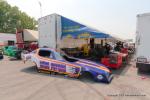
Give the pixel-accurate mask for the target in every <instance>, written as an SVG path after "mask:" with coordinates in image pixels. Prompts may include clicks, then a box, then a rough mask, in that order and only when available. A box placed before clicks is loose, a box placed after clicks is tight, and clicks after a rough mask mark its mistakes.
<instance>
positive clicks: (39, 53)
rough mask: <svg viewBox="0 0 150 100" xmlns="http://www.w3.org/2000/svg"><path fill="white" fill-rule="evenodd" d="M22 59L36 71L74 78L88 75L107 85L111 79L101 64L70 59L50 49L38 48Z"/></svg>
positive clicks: (108, 72) (111, 76)
mask: <svg viewBox="0 0 150 100" xmlns="http://www.w3.org/2000/svg"><path fill="white" fill-rule="evenodd" d="M23 59H24V61H26V60H31V61H32V62H34V63H35V64H36V68H37V70H38V71H41V70H44V71H50V72H57V73H62V74H67V75H68V76H70V77H76V78H80V77H82V76H85V75H86V74H90V75H91V76H92V78H93V79H94V80H95V81H101V82H107V83H110V82H111V80H112V78H113V75H112V74H111V71H110V70H109V69H108V68H107V67H106V66H104V65H102V64H97V63H94V62H91V61H88V60H82V59H77V58H72V57H69V56H67V55H65V54H63V53H58V52H56V51H55V50H53V49H50V48H40V49H37V50H35V51H33V52H31V53H28V54H24V55H23Z"/></svg>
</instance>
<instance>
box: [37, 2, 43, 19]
mask: <svg viewBox="0 0 150 100" xmlns="http://www.w3.org/2000/svg"><path fill="white" fill-rule="evenodd" d="M38 3H39V6H40V14H41V17H42V4H41V2H40V1H38Z"/></svg>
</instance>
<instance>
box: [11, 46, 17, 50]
mask: <svg viewBox="0 0 150 100" xmlns="http://www.w3.org/2000/svg"><path fill="white" fill-rule="evenodd" d="M9 49H14V50H16V49H17V47H15V46H11V47H9Z"/></svg>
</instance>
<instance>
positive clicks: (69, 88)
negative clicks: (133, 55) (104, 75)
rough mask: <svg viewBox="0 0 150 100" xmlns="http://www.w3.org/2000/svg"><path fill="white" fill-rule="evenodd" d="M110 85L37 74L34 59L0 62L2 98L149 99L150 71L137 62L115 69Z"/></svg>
mask: <svg viewBox="0 0 150 100" xmlns="http://www.w3.org/2000/svg"><path fill="white" fill-rule="evenodd" d="M112 72H113V74H114V79H113V80H112V82H111V83H110V84H105V83H97V82H94V81H92V80H90V79H88V78H85V79H82V80H80V79H75V78H68V77H66V76H64V75H50V74H48V73H47V74H46V73H38V72H37V71H36V69H35V66H34V64H33V63H31V62H26V63H25V64H24V63H23V62H22V61H21V60H15V59H12V58H9V57H6V56H5V57H4V59H3V60H1V61H0V100H150V74H142V73H138V71H137V68H136V67H135V62H134V61H133V60H132V61H131V62H130V63H129V64H128V65H126V66H122V67H121V68H120V69H118V70H113V71H112Z"/></svg>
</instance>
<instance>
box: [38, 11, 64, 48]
mask: <svg viewBox="0 0 150 100" xmlns="http://www.w3.org/2000/svg"><path fill="white" fill-rule="evenodd" d="M61 30H62V29H61V16H60V15H57V14H51V15H48V16H45V17H42V18H40V19H39V20H38V31H39V41H38V42H39V47H50V48H57V47H58V45H59V42H60V38H61V33H62V32H61Z"/></svg>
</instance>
